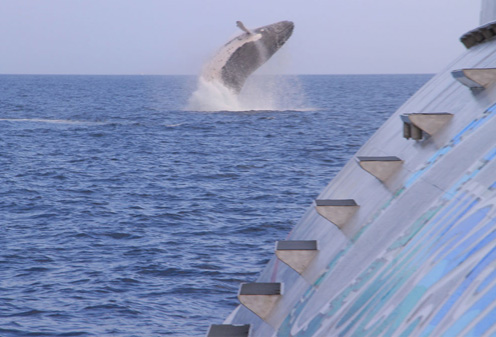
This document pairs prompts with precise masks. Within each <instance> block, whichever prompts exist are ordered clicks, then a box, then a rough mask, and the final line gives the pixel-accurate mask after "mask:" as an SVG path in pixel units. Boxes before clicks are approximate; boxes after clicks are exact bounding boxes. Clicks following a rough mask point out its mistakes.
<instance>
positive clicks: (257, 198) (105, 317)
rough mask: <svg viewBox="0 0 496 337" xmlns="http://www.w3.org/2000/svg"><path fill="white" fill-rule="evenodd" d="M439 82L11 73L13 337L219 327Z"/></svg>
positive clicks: (9, 329) (3, 183) (2, 170)
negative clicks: (238, 92) (296, 231)
mask: <svg viewBox="0 0 496 337" xmlns="http://www.w3.org/2000/svg"><path fill="white" fill-rule="evenodd" d="M429 78H430V75H367V76H361V75H354V76H344V75H343V76H283V77H265V76H262V77H254V80H251V82H250V83H247V87H246V90H245V91H244V92H243V94H242V96H241V97H239V98H236V99H235V100H234V101H233V100H232V97H227V99H226V100H224V99H223V98H222V95H220V96H219V95H215V94H212V95H209V94H208V91H209V90H214V91H215V88H208V84H207V87H206V88H203V89H202V88H201V87H199V86H198V83H197V80H196V78H195V77H192V76H191V77H190V76H14V75H3V76H0V336H2V337H11V336H16V337H17V336H119V337H124V336H167V335H171V336H204V335H205V333H206V331H207V329H208V326H209V325H210V324H220V323H222V321H223V320H224V318H225V317H226V316H227V315H228V314H229V313H230V312H231V311H232V310H233V309H234V308H235V307H236V306H237V305H238V302H237V299H236V293H237V290H238V287H239V284H240V283H241V282H252V281H255V280H256V279H257V275H258V274H259V273H260V271H261V270H262V268H263V267H264V265H265V264H266V263H267V261H268V260H269V259H270V258H271V257H272V256H273V250H274V243H275V241H277V240H283V239H284V238H285V237H286V236H287V234H288V232H289V231H290V230H291V228H292V226H293V225H294V224H295V223H296V222H297V221H298V219H299V218H300V217H301V216H302V215H303V213H304V212H305V210H306V209H307V208H308V207H310V205H311V203H312V201H313V200H314V199H315V198H316V197H317V195H318V194H319V192H320V191H321V190H322V189H323V188H324V186H325V185H326V184H327V183H328V182H329V181H330V179H331V178H332V177H333V176H334V175H335V174H336V173H337V172H338V171H339V169H340V168H341V167H342V166H343V165H344V164H345V163H346V162H347V161H348V160H349V159H350V158H351V157H352V155H353V154H354V153H355V152H356V151H357V150H358V149H359V148H360V146H361V145H362V144H363V143H364V142H365V141H366V140H367V139H368V137H369V136H370V135H371V134H372V133H373V132H374V131H375V130H376V129H377V128H378V127H379V126H380V125H381V124H382V123H383V122H384V120H385V119H387V118H388V117H389V116H390V115H391V114H392V113H393V112H394V111H395V110H396V109H397V108H398V107H399V106H400V105H401V104H402V103H403V102H404V101H405V100H406V99H407V98H408V97H409V96H410V95H412V94H413V93H414V92H415V91H416V90H417V89H418V88H419V87H420V86H421V85H422V84H423V83H425V82H426V81H427V80H428V79H429ZM200 85H201V84H200ZM201 90H203V91H201ZM398 127H399V128H400V127H401V123H400V121H398Z"/></svg>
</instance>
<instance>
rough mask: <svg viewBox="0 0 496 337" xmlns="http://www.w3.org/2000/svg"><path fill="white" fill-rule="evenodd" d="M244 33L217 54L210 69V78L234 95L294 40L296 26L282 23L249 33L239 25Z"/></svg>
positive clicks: (238, 23) (291, 23) (285, 22)
mask: <svg viewBox="0 0 496 337" xmlns="http://www.w3.org/2000/svg"><path fill="white" fill-rule="evenodd" d="M237 25H238V27H240V28H241V29H242V30H243V31H244V33H243V34H241V35H239V36H237V37H235V38H234V39H232V40H231V41H229V42H228V43H226V44H225V45H224V47H223V48H222V49H221V50H220V51H219V52H218V53H217V55H216V57H215V58H214V60H213V61H212V62H211V65H210V68H209V69H208V75H207V76H205V77H206V78H207V79H208V78H210V79H213V78H215V79H217V80H219V81H220V82H221V83H222V84H223V85H224V86H225V87H227V88H229V89H231V90H232V91H234V92H235V93H239V92H240V91H241V89H242V88H243V85H244V83H245V81H246V79H247V78H248V77H249V76H250V75H251V74H252V73H253V72H254V71H255V70H257V69H258V68H259V67H260V66H261V65H263V64H264V63H265V62H267V60H269V59H270V58H271V57H272V55H274V54H275V53H276V52H277V51H278V50H279V48H281V47H282V46H283V45H284V44H285V43H286V41H287V40H288V39H289V38H290V37H291V34H292V33H293V30H294V24H293V22H291V21H281V22H277V23H274V24H271V25H267V26H263V27H259V28H256V29H253V30H248V29H246V28H245V27H244V25H243V24H242V23H241V22H239V21H238V22H237Z"/></svg>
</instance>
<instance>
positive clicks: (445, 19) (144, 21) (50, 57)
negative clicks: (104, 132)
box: [0, 0, 480, 74]
mask: <svg viewBox="0 0 496 337" xmlns="http://www.w3.org/2000/svg"><path fill="white" fill-rule="evenodd" d="M479 7H480V3H479V1H478V0H306V1H302V0H249V1H239V0H0V74H198V73H199V72H200V71H201V68H202V65H203V64H204V63H205V62H206V61H207V60H208V59H209V57H211V56H212V55H213V54H214V53H215V51H216V50H217V49H218V48H220V46H222V45H223V44H224V43H226V42H227V41H228V40H229V39H230V38H231V37H233V36H235V35H236V34H238V33H239V32H240V31H239V30H238V29H237V28H236V26H235V22H236V20H241V21H243V22H244V23H245V25H246V26H247V27H252V28H254V27H258V26H262V25H266V24H270V23H273V22H276V21H281V20H291V21H294V23H295V31H294V34H293V36H292V38H291V39H290V40H289V41H288V43H287V45H286V46H284V48H283V49H281V50H280V52H278V53H277V54H276V55H275V56H274V57H273V59H272V60H271V61H269V64H267V65H266V66H264V69H262V72H264V71H265V72H282V73H296V74H364V73H435V72H437V71H439V70H440V69H441V68H442V67H443V66H445V65H446V64H447V63H448V62H450V61H451V60H453V59H454V58H455V57H457V56H458V55H460V54H461V53H462V52H463V51H464V47H463V45H462V44H461V43H460V42H459V40H458V39H459V37H460V36H461V35H462V34H463V33H465V32H466V31H468V30H470V29H473V28H475V27H476V26H477V25H478V21H479V11H480V8H479Z"/></svg>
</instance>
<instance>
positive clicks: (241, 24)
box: [236, 21, 253, 34]
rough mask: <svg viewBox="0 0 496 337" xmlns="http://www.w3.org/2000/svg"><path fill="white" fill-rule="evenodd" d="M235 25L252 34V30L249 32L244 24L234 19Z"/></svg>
mask: <svg viewBox="0 0 496 337" xmlns="http://www.w3.org/2000/svg"><path fill="white" fill-rule="evenodd" d="M236 26H238V27H239V29H241V30H242V31H243V32H245V33H247V34H253V33H252V32H250V31H249V30H248V29H247V28H246V27H245V25H244V24H243V22H241V21H236Z"/></svg>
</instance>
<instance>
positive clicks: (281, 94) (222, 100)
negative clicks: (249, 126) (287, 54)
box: [186, 75, 311, 112]
mask: <svg viewBox="0 0 496 337" xmlns="http://www.w3.org/2000/svg"><path fill="white" fill-rule="evenodd" d="M186 109H187V110H190V111H209V112H215V111H261V110H262V111H267V110H309V109H311V108H309V107H306V106H305V97H304V94H303V89H302V87H301V83H300V81H299V80H298V77H296V76H287V75H286V76H270V75H262V76H252V77H250V78H249V79H248V81H247V82H246V84H245V86H244V87H243V90H242V92H241V93H240V94H239V95H237V94H236V93H234V92H233V91H232V90H230V89H229V88H226V87H225V86H224V85H223V84H222V83H220V82H218V81H208V80H205V79H204V78H203V77H200V78H199V80H198V88H197V90H196V91H195V92H194V93H193V94H192V95H191V97H190V99H189V102H188V106H187V107H186Z"/></svg>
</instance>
